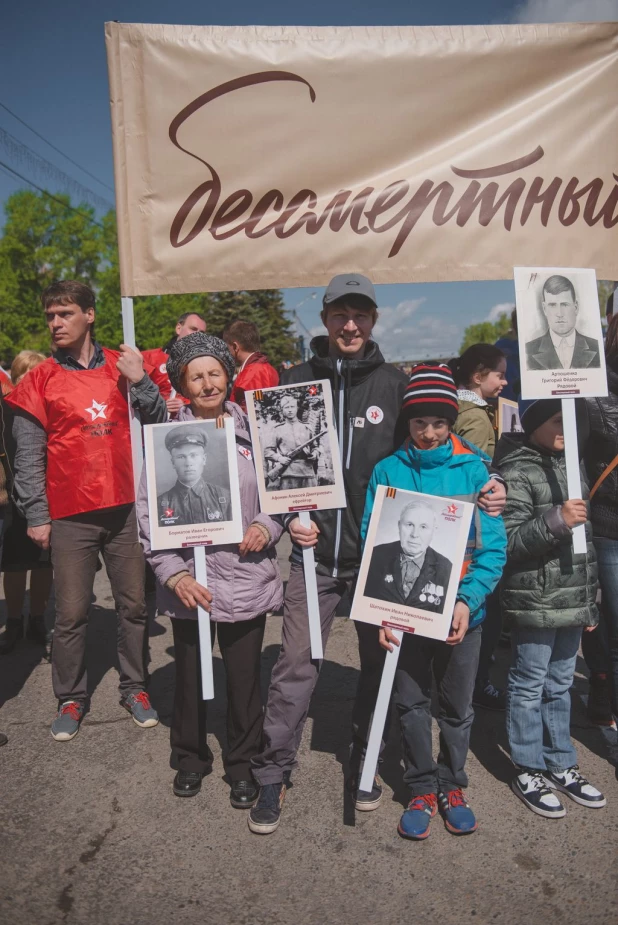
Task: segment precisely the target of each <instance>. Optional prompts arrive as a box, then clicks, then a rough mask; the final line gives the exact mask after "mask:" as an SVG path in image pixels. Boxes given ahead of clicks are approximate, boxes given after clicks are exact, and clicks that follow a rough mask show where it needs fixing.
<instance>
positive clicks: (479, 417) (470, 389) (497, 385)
mask: <svg viewBox="0 0 618 925" xmlns="http://www.w3.org/2000/svg"><path fill="white" fill-rule="evenodd" d="M448 365H449V366H450V368H451V370H452V372H453V377H454V379H455V382H456V383H457V402H458V405H459V414H458V415H457V420H456V421H455V426H454V427H453V430H454V432H455V433H456V434H458V435H459V436H460V437H463V438H464V439H465V440H467V441H468V443H473V444H474V445H475V446H478V448H479V449H480V450H482V451H483V453H487V455H488V456H489V457H490V459H492V458H493V455H494V452H495V449H496V429H495V426H494V411H493V408H492V406H491V405H490V404H489V400H490V399H492V398H493V399H496V398H498V396H499V395H500V392H501V391H502V389H503V388H504V386H505V385H506V377H505V374H506V357H505V355H504V354H503V353H502V351H501V350H499V349H498V348H497V347H494V346H493V345H492V344H474V345H473V346H472V347H468V349H467V350H466V351H465V352H464V353H462V355H461V356H460V357H455V359H453V360H450V361H449V364H448Z"/></svg>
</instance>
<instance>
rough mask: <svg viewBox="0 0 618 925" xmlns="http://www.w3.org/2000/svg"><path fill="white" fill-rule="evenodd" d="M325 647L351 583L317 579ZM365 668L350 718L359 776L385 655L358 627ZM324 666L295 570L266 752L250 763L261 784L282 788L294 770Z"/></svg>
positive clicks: (299, 571)
mask: <svg viewBox="0 0 618 925" xmlns="http://www.w3.org/2000/svg"><path fill="white" fill-rule="evenodd" d="M317 581H318V599H319V604H320V620H321V624H322V645H323V646H324V649H326V643H327V640H328V636H329V633H330V629H331V626H332V625H333V619H334V617H335V611H336V610H337V605H338V604H339V601H340V600H341V598H342V597H343V595H344V593H345V592H346V591H350V592H351V591H352V587H353V581H352V580H345V579H341V578H330V577H325V576H324V575H318V576H317ZM354 625H355V627H356V632H357V634H358V643H359V654H360V662H361V670H360V678H359V682H358V689H357V693H356V701H355V704H354V710H353V713H352V750H351V757H350V767H351V770H352V771H353V772H358V770H359V769H360V765H361V763H362V758H363V755H364V749H365V744H366V741H367V736H368V733H369V728H370V725H371V717H372V714H373V710H374V707H375V702H376V697H377V694H378V689H379V687H380V679H381V677H382V668H383V665H384V656H385V654H386V653H385V651H384V649H382V648H381V647H380V645H379V643H378V628H377V627H376V626H371V625H369V624H367V623H358V622H356V623H355V624H354ZM320 667H321V663H320V662H317V661H312V660H311V643H310V640H309V618H308V614H307V596H306V592H305V578H304V573H303V568H302V566H300V565H296V564H294V563H293V564H292V568H291V570H290V578H289V581H288V585H287V589H286V593H285V601H284V604H283V630H282V640H281V652H280V653H279V658H278V659H277V663H276V665H275V667H274V669H273V673H272V678H271V682H270V688H269V691H268V703H267V706H266V715H265V717H264V733H263V735H264V747H263V749H262V751H261V752H260V754H259V755H257V756H256V757H255V758H254V759H253V760H252V762H251V770H252V771H253V776H254V777H255V779H256V780H257V781H258V783H259V784H278V783H280V782H281V781H282V780H283V776H284V774H285V773H286V772H291V771H292V770H293V768H295V767H296V763H297V762H296V753H297V751H298V747H299V745H300V739H301V736H302V734H303V727H304V725H305V720H306V719H307V713H308V712H309V703H310V701H311V695H312V693H313V689H314V687H315V685H316V682H317V680H318V674H319V671H320Z"/></svg>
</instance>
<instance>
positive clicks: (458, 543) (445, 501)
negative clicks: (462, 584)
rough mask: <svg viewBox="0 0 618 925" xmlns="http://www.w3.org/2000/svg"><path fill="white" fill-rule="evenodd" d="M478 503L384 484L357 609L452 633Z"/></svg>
mask: <svg viewBox="0 0 618 925" xmlns="http://www.w3.org/2000/svg"><path fill="white" fill-rule="evenodd" d="M473 510H474V505H472V504H469V503H468V502H465V501H459V500H457V499H452V498H442V497H437V496H435V495H424V494H421V493H419V492H414V491H404V490H402V489H399V488H397V489H395V488H387V487H386V486H384V485H379V486H378V489H377V491H376V496H375V501H374V507H373V511H372V514H371V520H370V522H369V529H368V531H367V538H366V540H365V545H364V549H363V558H362V561H361V567H360V572H359V576H358V582H357V585H356V591H355V594H354V600H353V602H352V611H351V614H350V616H351V617H352V619H353V620H361V621H362V622H366V623H373V624H376V625H377V626H389V627H393V628H396V629H403V630H405V631H406V632H414V633H418V634H419V635H420V636H429V637H431V638H433V639H446V637H447V636H448V632H449V628H450V625H451V618H452V615H453V608H454V606H455V597H456V594H457V588H458V586H459V577H460V574H461V568H462V563H463V558H464V553H465V549H466V542H467V539H468V533H469V529H470V521H471V518H472V513H473Z"/></svg>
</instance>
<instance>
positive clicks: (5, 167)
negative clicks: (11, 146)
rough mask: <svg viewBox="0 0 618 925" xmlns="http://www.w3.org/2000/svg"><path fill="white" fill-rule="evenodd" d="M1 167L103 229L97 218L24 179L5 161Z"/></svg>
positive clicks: (1, 163)
mask: <svg viewBox="0 0 618 925" xmlns="http://www.w3.org/2000/svg"><path fill="white" fill-rule="evenodd" d="M0 167H3V168H4V169H5V170H8V171H10V173H12V174H15V176H16V177H19V179H20V180H23V182H24V183H28V184H29V186H33V187H34V188H35V189H37V190H38V191H39V193H43V195H44V196H47V197H48V199H53V200H54V202H59V203H60V205H61V206H64V208H65V209H69V210H70V211H71V212H75V213H76V214H77V215H81V216H82V218H87V219H88V221H89V222H92V224H93V225H98V226H99V228H103V225H102V224H101V222H97V220H96V218H93V217H92V216H91V215H88V213H87V212H82V211H81V209H76V208H75V206H70V205H69V204H68V203H67V202H63V201H62V199H59V198H58V197H57V196H54V195H52V193H48V192H47V190H46V189H43V187H42V186H37V184H36V183H33V182H32V180H28V178H27V177H24V176H23V175H22V174H21V173H18V172H17V171H16V170H13V168H12V167H9V165H8V164H5V163H4V161H0Z"/></svg>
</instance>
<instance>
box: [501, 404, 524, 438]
mask: <svg viewBox="0 0 618 925" xmlns="http://www.w3.org/2000/svg"><path fill="white" fill-rule="evenodd" d="M522 432H523V427H522V426H521V421H520V420H519V406H518V404H517V402H516V401H509V399H508V398H499V399H498V436H502V434H521V433H522Z"/></svg>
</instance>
